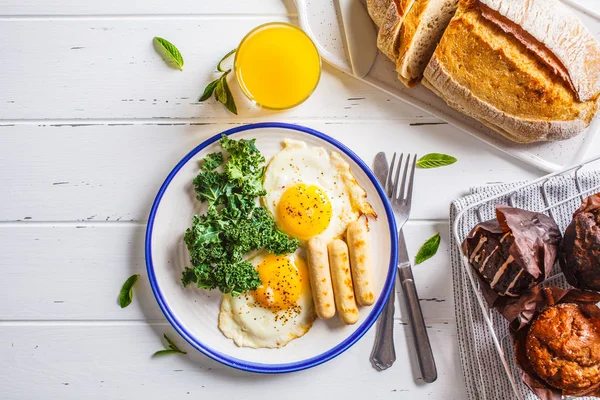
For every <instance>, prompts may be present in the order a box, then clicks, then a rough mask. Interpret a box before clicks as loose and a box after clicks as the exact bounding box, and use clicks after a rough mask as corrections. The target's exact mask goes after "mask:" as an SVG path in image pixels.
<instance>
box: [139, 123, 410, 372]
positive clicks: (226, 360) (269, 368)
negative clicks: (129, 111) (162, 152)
mask: <svg viewBox="0 0 600 400" xmlns="http://www.w3.org/2000/svg"><path fill="white" fill-rule="evenodd" d="M267 128H279V129H288V130H293V131H297V132H302V133H305V134H307V135H311V136H313V137H316V138H318V139H321V140H323V141H325V142H327V143H329V144H331V145H333V146H334V147H336V148H337V149H338V150H339V151H340V152H341V153H343V154H345V155H346V156H347V157H348V158H350V159H351V160H352V161H353V162H354V163H355V164H356V165H358V166H359V167H360V168H361V169H362V171H363V172H364V173H365V174H366V175H367V177H368V178H369V179H370V181H371V183H372V184H373V186H374V187H375V189H376V190H377V194H378V195H379V197H380V199H381V201H382V204H383V206H384V209H385V213H386V217H387V220H388V223H389V233H390V244H391V246H390V247H391V254H390V264H389V268H388V272H387V276H386V280H385V283H384V286H383V289H382V292H381V294H380V296H379V299H378V300H377V302H376V303H375V305H374V306H373V307H372V308H371V310H370V313H369V315H368V316H367V317H366V319H365V320H364V321H363V322H362V324H361V325H360V326H359V327H358V328H357V329H356V330H355V331H354V332H353V333H352V334H351V335H349V336H348V337H346V338H345V339H344V340H343V341H342V342H340V343H339V344H337V345H336V346H334V347H332V348H331V349H329V350H328V351H326V352H324V353H322V354H320V355H318V356H315V357H312V358H308V359H305V360H302V361H298V362H292V363H285V364H264V363H256V362H250V361H246V360H241V359H238V358H235V357H232V356H229V355H227V354H223V353H222V352H219V351H216V350H214V349H212V348H211V347H209V346H207V345H206V344H204V343H202V341H201V340H200V339H198V338H197V337H195V336H194V335H192V334H191V333H190V332H189V331H188V330H187V329H186V328H185V326H184V324H182V322H181V321H180V320H178V319H177V317H176V316H175V314H174V312H173V311H172V310H171V308H170V307H169V305H168V304H167V302H166V301H165V299H164V296H163V293H162V292H161V289H160V287H159V285H158V280H157V277H156V273H155V269H154V264H153V260H152V234H153V229H154V222H155V218H156V213H157V210H158V208H159V205H160V204H161V200H162V198H163V195H164V194H165V191H166V190H167V188H168V187H169V185H170V183H171V181H172V180H173V178H174V177H175V176H176V175H177V173H178V172H179V171H180V170H181V168H182V167H183V166H184V165H185V164H186V163H187V162H188V161H189V160H190V159H191V158H192V157H194V156H195V155H196V154H198V153H199V152H200V151H202V150H203V149H204V148H206V147H207V146H210V145H211V144H213V143H215V142H216V141H218V140H219V139H220V137H221V135H222V134H224V135H233V134H235V133H238V132H243V131H248V130H254V129H267ZM145 254H146V268H147V271H148V278H149V280H150V286H151V287H152V291H153V293H154V296H155V297H156V301H157V302H158V305H159V306H160V309H161V310H162V312H163V313H164V315H165V317H166V318H167V320H168V321H169V322H170V323H171V325H172V326H173V328H174V329H175V330H176V331H177V332H178V333H179V334H180V335H181V336H182V337H183V338H184V339H185V340H186V341H188V343H190V344H191V345H192V346H193V347H194V348H196V349H197V350H198V351H200V352H201V353H203V354H204V355H206V356H208V357H210V358H212V359H214V360H216V361H218V362H220V363H222V364H225V365H227V366H230V367H233V368H237V369H240V370H243V371H249V372H259V373H284V372H293V371H300V370H303V369H307V368H311V367H314V366H317V365H319V364H322V363H324V362H326V361H328V360H331V359H332V358H334V357H336V356H338V355H340V354H341V353H343V352H344V351H346V350H347V349H349V348H350V347H351V346H352V345H353V344H354V343H356V342H357V341H358V340H359V339H360V338H361V337H362V336H363V335H364V334H365V333H366V332H367V331H368V330H369V328H370V327H371V326H372V325H373V323H374V322H375V321H376V320H377V318H378V317H379V315H380V314H381V312H382V310H383V307H384V306H385V303H386V300H387V298H388V297H389V295H390V292H391V290H392V288H393V283H394V279H395V277H396V265H397V260H398V254H397V230H396V223H395V219H394V214H393V211H392V208H391V206H390V203H389V201H388V200H387V198H386V196H385V193H384V191H383V188H382V187H381V185H380V184H379V182H378V181H377V178H376V177H375V176H374V175H373V173H372V172H371V170H370V169H369V167H367V165H366V164H365V163H364V162H363V161H362V160H361V159H360V158H359V157H358V156H357V155H356V154H355V153H354V152H353V151H351V150H350V149H348V148H347V147H346V146H344V145H343V144H342V143H340V142H338V141H337V140H335V139H333V138H331V137H329V136H327V135H325V134H323V133H321V132H318V131H316V130H314V129H311V128H307V127H303V126H299V125H292V124H286V123H279V122H264V123H256V124H248V125H243V126H239V127H236V128H232V129H229V130H227V131H225V132H222V133H219V134H217V135H215V136H213V137H211V138H210V139H208V140H206V141H204V142H203V143H201V144H200V145H198V146H197V147H196V148H194V149H193V150H192V151H190V152H189V153H188V154H187V155H186V156H185V157H184V158H183V159H182V160H181V161H180V162H179V163H178V164H177V165H176V166H175V168H173V170H172V171H171V173H169V175H168V176H167V178H166V179H165V181H164V183H163V184H162V186H161V188H160V190H159V191H158V194H157V195H156V198H155V200H154V203H153V204H152V209H151V210H150V215H149V217H148V226H147V229H146V240H145ZM232 346H235V345H234V344H233V342H232ZM367 356H368V355H367V354H365V357H367Z"/></svg>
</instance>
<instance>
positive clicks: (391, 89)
mask: <svg viewBox="0 0 600 400" xmlns="http://www.w3.org/2000/svg"><path fill="white" fill-rule="evenodd" d="M356 1H360V0H356ZM561 1H562V2H563V3H565V4H566V5H567V6H568V7H569V8H570V9H571V10H572V11H573V12H574V13H575V14H576V15H577V16H578V17H579V18H580V19H581V21H582V22H583V23H584V24H585V25H586V26H587V27H588V29H589V30H590V31H591V32H592V34H593V35H594V36H595V37H596V39H598V40H600V15H598V14H596V13H594V12H591V11H589V10H586V9H584V8H582V7H581V6H579V5H577V4H575V3H573V2H571V1H570V0H561ZM295 2H296V6H297V7H298V19H299V23H300V27H301V28H302V29H303V30H304V31H305V32H306V33H307V34H308V35H309V36H310V37H311V38H312V39H313V41H314V42H315V44H316V46H317V48H318V49H319V52H320V54H321V57H322V58H323V60H325V61H326V62H327V63H329V64H331V65H333V66H334V67H336V68H337V69H339V70H341V71H343V72H345V73H347V74H350V75H352V71H351V67H350V62H349V61H348V59H347V57H346V52H345V48H344V46H345V45H344V35H343V26H342V22H341V20H340V18H339V16H338V12H337V7H336V4H337V1H336V0H327V1H325V0H295ZM375 45H376V44H375V43H373V46H375ZM394 68H395V66H394V63H393V62H391V61H390V60H389V59H388V58H387V57H386V56H385V55H383V54H382V53H379V54H378V56H377V59H376V60H375V63H374V65H373V68H372V69H371V71H370V72H369V74H367V76H365V77H364V78H363V79H361V80H362V81H364V82H366V83H368V84H370V85H373V86H375V87H376V88H379V89H381V90H382V91H384V92H386V93H388V94H389V95H391V96H394V97H397V98H399V99H401V100H404V101H406V102H407V103H410V104H412V105H414V106H415V107H418V108H420V109H422V110H424V111H427V112H429V113H431V114H433V115H435V116H436V117H438V118H441V119H443V120H444V121H447V122H449V123H451V124H452V125H455V126H456V127H458V128H460V129H462V130H463V131H465V132H467V133H469V134H471V135H472V136H473V137H475V138H477V139H479V140H482V141H484V142H486V143H488V144H489V145H491V146H493V147H495V148H497V149H499V150H501V151H503V152H505V153H507V154H509V155H510V156H512V157H515V158H517V159H519V160H521V161H524V162H526V163H528V164H531V165H533V166H535V167H537V168H539V169H541V170H544V171H547V172H553V171H558V170H561V169H563V168H565V167H567V166H570V165H573V164H578V163H580V162H581V161H582V160H583V158H584V157H585V154H586V152H587V150H588V148H589V147H590V145H591V143H592V139H593V136H594V135H595V134H596V132H597V131H598V130H600V118H596V119H594V121H592V123H591V125H590V126H589V127H588V128H587V129H586V130H585V131H584V132H582V133H581V134H580V135H579V136H576V137H574V138H571V139H568V140H564V141H560V142H542V143H535V144H518V143H514V142H511V141H510V140H508V139H505V138H504V137H503V136H501V135H500V134H498V133H496V132H494V131H492V130H491V129H490V128H488V127H486V126H484V125H483V124H481V123H479V122H477V121H476V120H474V119H472V118H469V117H466V116H464V115H462V114H461V113H460V112H458V111H455V110H454V109H452V108H450V107H449V106H448V105H446V103H445V102H444V101H443V100H442V99H440V98H439V97H437V96H436V95H435V94H433V93H432V92H430V91H429V90H428V89H426V88H425V87H423V86H422V85H418V86H417V87H415V88H412V89H408V88H406V87H405V86H404V85H403V84H402V83H401V82H400V81H399V80H398V79H397V74H396V72H395V70H394Z"/></svg>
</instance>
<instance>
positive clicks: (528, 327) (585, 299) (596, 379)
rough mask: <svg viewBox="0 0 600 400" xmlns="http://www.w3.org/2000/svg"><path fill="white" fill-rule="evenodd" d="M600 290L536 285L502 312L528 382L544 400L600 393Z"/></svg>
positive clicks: (522, 374) (598, 394)
mask: <svg viewBox="0 0 600 400" xmlns="http://www.w3.org/2000/svg"><path fill="white" fill-rule="evenodd" d="M598 302H600V293H597V292H591V291H583V290H579V289H561V288H558V287H546V288H539V287H536V288H534V289H532V290H531V291H530V292H528V293H526V294H524V295H523V296H521V297H520V298H518V299H511V301H509V302H507V303H506V304H504V305H503V307H501V308H499V309H498V311H499V312H501V313H502V315H503V316H504V317H505V318H506V319H507V320H509V321H511V324H510V333H511V337H512V339H513V345H514V351H515V361H516V363H517V365H518V366H519V367H520V369H521V378H522V379H523V382H525V384H526V385H527V386H529V388H531V390H532V391H533V392H534V393H535V394H536V395H537V396H538V397H540V399H542V400H559V399H561V398H562V396H563V395H568V396H573V397H580V396H596V397H598V396H600V308H598V306H597V305H596V303H598Z"/></svg>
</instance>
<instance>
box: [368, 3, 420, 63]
mask: <svg viewBox="0 0 600 400" xmlns="http://www.w3.org/2000/svg"><path fill="white" fill-rule="evenodd" d="M413 3H414V0H393V1H391V2H390V4H389V5H388V9H387V11H386V13H385V16H384V18H383V20H381V24H380V25H379V33H378V35H377V48H378V49H379V50H381V52H382V53H383V54H385V55H386V56H387V57H388V58H389V59H390V60H392V61H394V62H395V61H396V59H397V58H398V47H399V39H400V32H401V28H402V21H403V20H404V16H405V15H406V12H407V11H408V10H410V8H411V6H412V4H413Z"/></svg>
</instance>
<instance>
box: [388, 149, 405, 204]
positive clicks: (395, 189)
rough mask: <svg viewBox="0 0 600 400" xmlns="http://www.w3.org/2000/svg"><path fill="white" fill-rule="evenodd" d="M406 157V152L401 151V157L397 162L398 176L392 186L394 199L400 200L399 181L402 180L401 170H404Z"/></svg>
mask: <svg viewBox="0 0 600 400" xmlns="http://www.w3.org/2000/svg"><path fill="white" fill-rule="evenodd" d="M403 158H404V153H400V159H398V163H397V164H396V177H395V178H394V187H393V188H392V195H391V198H392V200H398V181H399V180H400V179H399V178H400V171H401V170H402V159H403Z"/></svg>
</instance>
